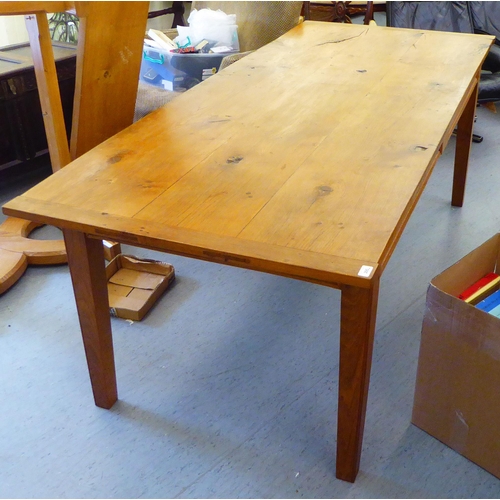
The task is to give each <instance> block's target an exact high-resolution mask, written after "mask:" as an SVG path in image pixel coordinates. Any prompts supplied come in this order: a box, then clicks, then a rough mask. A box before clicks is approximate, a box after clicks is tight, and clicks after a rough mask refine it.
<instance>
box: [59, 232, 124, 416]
mask: <svg viewBox="0 0 500 500" xmlns="http://www.w3.org/2000/svg"><path fill="white" fill-rule="evenodd" d="M63 233H64V241H65V243H66V251H67V253H68V264H69V270H70V273H71V279H72V281H73V289H74V292H75V299H76V307H77V309H78V317H79V319H80V327H81V330H82V336H83V344H84V347H85V354H86V356H87V364H88V368H89V373H90V381H91V383H92V391H93V393H94V401H95V404H96V405H97V406H100V407H101V408H111V407H112V406H113V404H114V403H115V402H116V400H117V391H116V375H115V362H114V355H113V340H112V337H111V320H110V315H109V302H108V291H107V280H106V270H105V267H104V250H103V245H102V241H100V240H95V239H92V238H88V237H87V236H86V235H85V234H83V233H80V232H78V231H70V230H67V229H65V230H64V231H63Z"/></svg>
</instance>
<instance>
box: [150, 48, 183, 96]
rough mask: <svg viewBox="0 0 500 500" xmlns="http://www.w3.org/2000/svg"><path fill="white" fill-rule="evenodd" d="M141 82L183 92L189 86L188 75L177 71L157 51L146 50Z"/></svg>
mask: <svg viewBox="0 0 500 500" xmlns="http://www.w3.org/2000/svg"><path fill="white" fill-rule="evenodd" d="M140 76H141V80H143V81H145V82H147V83H151V84H152V85H155V86H157V87H162V88H164V89H166V90H181V89H185V88H189V87H192V86H193V83H191V85H189V83H190V82H189V80H190V79H189V78H188V76H187V75H186V73H184V72H182V71H179V70H178V69H175V68H174V67H173V66H172V65H171V64H170V61H169V59H168V58H167V57H165V55H164V54H163V53H162V52H161V51H159V50H155V49H149V48H147V49H146V48H145V50H144V54H143V58H142V62H141V74H140Z"/></svg>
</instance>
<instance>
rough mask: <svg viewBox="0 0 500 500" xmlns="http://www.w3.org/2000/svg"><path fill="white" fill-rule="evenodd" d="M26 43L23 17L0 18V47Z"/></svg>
mask: <svg viewBox="0 0 500 500" xmlns="http://www.w3.org/2000/svg"><path fill="white" fill-rule="evenodd" d="M27 41H28V32H27V31H26V26H25V24H24V16H0V47H4V46H5V45H11V44H13V43H23V42H27Z"/></svg>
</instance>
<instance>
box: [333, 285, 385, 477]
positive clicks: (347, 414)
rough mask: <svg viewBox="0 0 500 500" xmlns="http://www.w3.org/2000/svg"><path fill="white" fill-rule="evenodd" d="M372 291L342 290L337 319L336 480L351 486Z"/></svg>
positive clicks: (366, 378) (366, 377) (371, 328)
mask: <svg viewBox="0 0 500 500" xmlns="http://www.w3.org/2000/svg"><path fill="white" fill-rule="evenodd" d="M372 285H373V286H372V288H368V289H365V288H356V287H352V286H345V287H343V288H342V299H341V318H340V369H339V406H338V425H337V478H338V479H343V480H344V481H350V482H354V480H355V479H356V475H357V473H358V470H359V462H360V458H361V446H362V443H363V430H364V425H365V414H366V401H367V399H368V386H369V382H370V369H371V359H372V351H373V337H374V333H375V320H376V315H377V300H378V279H376V280H373V282H372Z"/></svg>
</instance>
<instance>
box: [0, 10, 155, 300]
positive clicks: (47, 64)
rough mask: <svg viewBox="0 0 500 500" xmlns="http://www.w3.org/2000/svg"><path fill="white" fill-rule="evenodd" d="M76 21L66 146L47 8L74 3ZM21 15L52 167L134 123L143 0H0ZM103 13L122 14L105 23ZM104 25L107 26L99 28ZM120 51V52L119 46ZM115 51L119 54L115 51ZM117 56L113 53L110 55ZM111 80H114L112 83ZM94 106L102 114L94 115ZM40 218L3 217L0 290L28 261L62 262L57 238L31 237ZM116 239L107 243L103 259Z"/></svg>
mask: <svg viewBox="0 0 500 500" xmlns="http://www.w3.org/2000/svg"><path fill="white" fill-rule="evenodd" d="M75 8H76V12H77V14H78V17H80V21H81V26H80V29H81V36H80V40H79V43H78V49H77V50H78V56H77V69H76V85H75V87H76V89H75V99H74V108H73V120H72V132H71V147H70V146H69V145H68V139H67V136H66V127H65V124H64V115H63V111H62V105H61V98H60V94H59V85H58V81H57V73H56V67H55V62H54V54H53V52H52V41H51V37H50V31H49V25H48V20H47V13H49V12H63V11H67V10H74V9H75ZM20 14H22V15H25V19H26V26H27V28H28V34H29V39H30V46H31V50H32V56H33V65H34V68H35V75H36V79H37V87H38V91H39V96H40V104H41V107H42V111H43V119H44V126H45V131H46V135H47V143H48V149H49V154H50V160H51V164H52V170H53V171H54V172H55V171H57V170H59V169H61V168H63V167H64V166H65V165H67V164H68V163H69V162H70V161H71V159H72V158H76V157H78V156H80V155H82V154H83V153H85V152H86V151H88V150H89V149H91V148H92V147H94V146H96V145H97V144H99V143H100V142H102V141H104V140H105V139H107V138H108V137H111V136H112V135H114V134H115V133H117V132H119V131H120V130H122V129H123V128H125V127H126V126H128V125H130V124H131V123H132V118H133V112H134V107H133V106H134V101H135V93H136V89H137V78H138V74H139V65H140V56H141V55H142V37H143V33H144V29H145V25H146V16H147V4H146V3H145V2H58V1H53V2H51V1H48V2H1V3H0V15H20ZM106 15H110V16H111V17H118V15H120V16H121V22H120V23H118V24H117V25H116V26H115V27H114V29H109V23H108V22H107V19H106ZM104 26H106V27H107V28H108V29H104ZM120 51H121V52H120ZM118 54H120V55H121V57H117V56H118ZM113 56H115V57H113ZM110 82H112V84H110ZM96 113H99V114H98V115H97V116H96ZM35 227H38V224H35V223H32V222H29V221H24V220H22V219H17V218H7V220H6V221H5V222H4V223H3V224H1V225H0V294H1V293H3V292H5V291H6V290H7V289H8V288H10V287H11V286H12V285H13V284H14V283H15V282H16V281H17V280H18V279H19V278H20V277H21V276H22V274H23V273H24V271H25V269H26V267H27V265H28V264H55V263H64V262H66V251H65V246H64V242H63V241H62V240H56V241H50V242H49V241H40V240H29V239H28V238H27V236H28V235H29V233H30V231H31V230H32V229H34V228H35ZM119 251H120V246H119V244H115V243H113V242H105V250H104V253H105V255H106V257H107V258H108V259H110V258H112V257H113V256H114V255H115V254H116V253H119Z"/></svg>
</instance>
